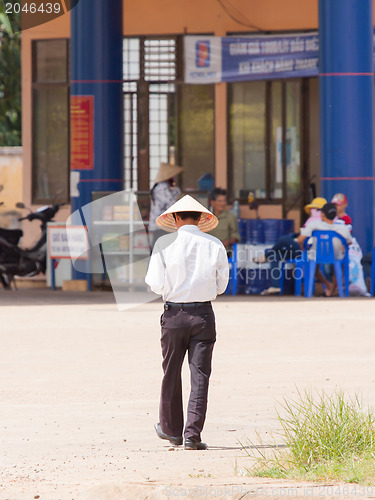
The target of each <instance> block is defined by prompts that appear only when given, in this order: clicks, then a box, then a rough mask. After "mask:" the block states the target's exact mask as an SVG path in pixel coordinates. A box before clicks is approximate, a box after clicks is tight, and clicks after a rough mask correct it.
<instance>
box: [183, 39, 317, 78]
mask: <svg viewBox="0 0 375 500" xmlns="http://www.w3.org/2000/svg"><path fill="white" fill-rule="evenodd" d="M318 62H319V37H318V34H317V33H308V34H305V33H301V34H297V35H296V34H294V35H282V36H261V37H253V36H248V37H194V36H186V37H185V82H186V83H216V82H221V81H222V82H239V81H251V80H265V79H272V78H293V77H294V78H298V77H311V76H318Z"/></svg>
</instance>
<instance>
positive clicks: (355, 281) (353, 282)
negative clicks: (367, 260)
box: [349, 237, 368, 295]
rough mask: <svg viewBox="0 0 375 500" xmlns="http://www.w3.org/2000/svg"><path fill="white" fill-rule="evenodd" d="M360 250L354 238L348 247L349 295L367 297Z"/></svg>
mask: <svg viewBox="0 0 375 500" xmlns="http://www.w3.org/2000/svg"><path fill="white" fill-rule="evenodd" d="M362 255H363V254H362V250H361V247H360V246H359V243H358V241H357V240H356V238H354V237H353V242H352V244H351V245H349V295H368V292H367V287H366V282H365V278H364V276H363V267H362V264H361V259H362Z"/></svg>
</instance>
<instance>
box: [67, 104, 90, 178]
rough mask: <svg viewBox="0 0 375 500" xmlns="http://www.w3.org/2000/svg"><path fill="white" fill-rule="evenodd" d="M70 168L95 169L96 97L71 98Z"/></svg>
mask: <svg viewBox="0 0 375 500" xmlns="http://www.w3.org/2000/svg"><path fill="white" fill-rule="evenodd" d="M70 137H71V141H70V168H71V169H72V170H92V169H93V168H94V96H93V95H83V96H71V97H70Z"/></svg>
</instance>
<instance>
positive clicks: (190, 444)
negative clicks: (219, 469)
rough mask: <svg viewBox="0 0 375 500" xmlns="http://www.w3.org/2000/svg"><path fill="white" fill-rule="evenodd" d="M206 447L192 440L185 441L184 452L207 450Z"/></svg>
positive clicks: (204, 444)
mask: <svg viewBox="0 0 375 500" xmlns="http://www.w3.org/2000/svg"><path fill="white" fill-rule="evenodd" d="M207 448H208V446H207V445H206V443H202V441H198V440H197V439H194V438H188V439H185V450H207Z"/></svg>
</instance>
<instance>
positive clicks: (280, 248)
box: [264, 236, 303, 288]
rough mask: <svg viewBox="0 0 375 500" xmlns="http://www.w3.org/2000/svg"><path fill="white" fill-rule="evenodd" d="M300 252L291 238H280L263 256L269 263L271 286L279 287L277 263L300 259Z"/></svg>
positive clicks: (299, 248)
mask: <svg viewBox="0 0 375 500" xmlns="http://www.w3.org/2000/svg"><path fill="white" fill-rule="evenodd" d="M302 253H303V252H302V250H301V247H300V246H299V244H298V243H297V242H296V241H295V240H294V238H293V236H282V237H281V238H280V239H279V240H278V241H277V242H276V243H275V244H274V246H273V247H272V248H268V249H267V250H266V251H265V252H264V254H265V256H266V258H267V260H268V261H269V262H270V263H271V286H273V287H276V288H278V287H279V286H280V285H279V283H280V271H279V263H280V262H282V261H285V260H289V259H296V258H301V257H302Z"/></svg>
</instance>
